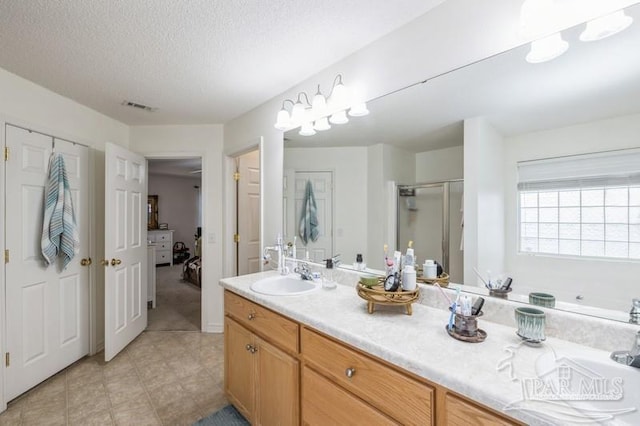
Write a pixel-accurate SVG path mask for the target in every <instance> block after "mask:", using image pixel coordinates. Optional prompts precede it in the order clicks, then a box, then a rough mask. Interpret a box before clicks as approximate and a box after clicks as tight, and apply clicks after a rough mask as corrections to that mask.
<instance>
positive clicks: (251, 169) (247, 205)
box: [237, 150, 262, 275]
mask: <svg viewBox="0 0 640 426" xmlns="http://www.w3.org/2000/svg"><path fill="white" fill-rule="evenodd" d="M238 163H239V164H238V166H239V167H238V171H239V172H240V180H239V181H238V194H237V197H238V212H237V220H238V235H240V241H239V242H238V263H237V264H238V271H237V272H238V275H245V274H252V273H254V272H259V271H260V265H261V263H262V256H261V255H260V151H258V150H255V151H251V152H249V153H247V154H245V155H242V156H240V157H238Z"/></svg>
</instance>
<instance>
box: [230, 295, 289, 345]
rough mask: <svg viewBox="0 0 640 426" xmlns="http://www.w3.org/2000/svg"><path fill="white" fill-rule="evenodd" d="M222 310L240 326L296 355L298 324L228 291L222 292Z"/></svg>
mask: <svg viewBox="0 0 640 426" xmlns="http://www.w3.org/2000/svg"><path fill="white" fill-rule="evenodd" d="M224 310H225V313H226V314H227V315H230V316H232V317H234V318H235V319H236V320H238V321H239V322H240V323H241V324H244V325H245V326H246V327H248V328H250V329H252V330H253V331H255V332H256V333H257V334H261V335H262V336H263V337H265V338H267V339H268V340H269V341H271V342H272V343H274V344H276V345H278V346H280V347H281V348H282V349H284V350H287V351H289V352H293V353H298V324H297V323H296V322H294V321H291V320H290V319H287V318H285V317H283V316H282V315H279V314H276V313H275V312H273V311H270V310H269V309H267V308H263V307H262V306H260V305H257V304H255V303H253V302H251V301H249V300H247V299H245V298H243V297H240V296H238V295H237V294H234V293H232V292H230V291H225V292H224Z"/></svg>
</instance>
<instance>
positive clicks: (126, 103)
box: [122, 100, 158, 112]
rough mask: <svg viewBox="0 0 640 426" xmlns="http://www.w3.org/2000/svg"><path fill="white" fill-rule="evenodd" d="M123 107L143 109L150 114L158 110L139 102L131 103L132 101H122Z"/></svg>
mask: <svg viewBox="0 0 640 426" xmlns="http://www.w3.org/2000/svg"><path fill="white" fill-rule="evenodd" d="M122 105H124V106H128V107H131V108H137V109H141V110H143V111H148V112H155V111H157V110H158V108H153V107H150V106H147V105H143V104H139V103H137V102H131V101H127V100H124V101H122Z"/></svg>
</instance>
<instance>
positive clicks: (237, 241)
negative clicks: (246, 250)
mask: <svg viewBox="0 0 640 426" xmlns="http://www.w3.org/2000/svg"><path fill="white" fill-rule="evenodd" d="M233 242H234V243H239V242H240V234H233Z"/></svg>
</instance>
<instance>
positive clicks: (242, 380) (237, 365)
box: [224, 317, 256, 421]
mask: <svg viewBox="0 0 640 426" xmlns="http://www.w3.org/2000/svg"><path fill="white" fill-rule="evenodd" d="M224 337H225V342H224V347H225V357H224V390H225V392H226V394H227V398H229V401H231V402H232V403H233V405H235V407H236V408H237V409H238V411H240V412H241V413H242V415H243V416H245V417H246V418H247V419H248V420H250V421H251V420H252V419H253V413H254V407H255V391H254V386H255V377H256V375H255V362H254V359H255V357H254V354H252V353H251V352H250V351H249V350H247V345H252V346H253V340H252V339H253V338H252V334H251V332H249V330H247V329H246V328H244V327H243V326H241V325H240V324H238V323H237V322H235V321H233V320H232V319H230V318H228V317H226V318H225V322H224Z"/></svg>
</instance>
